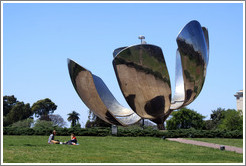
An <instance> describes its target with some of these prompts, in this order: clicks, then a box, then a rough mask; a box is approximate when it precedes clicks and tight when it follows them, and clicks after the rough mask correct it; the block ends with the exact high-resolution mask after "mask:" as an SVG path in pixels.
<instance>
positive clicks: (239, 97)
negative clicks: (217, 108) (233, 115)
mask: <svg viewBox="0 0 246 166" xmlns="http://www.w3.org/2000/svg"><path fill="white" fill-rule="evenodd" d="M234 96H235V97H236V98H237V110H242V111H243V90H240V91H238V92H237V93H236V94H235V95H234Z"/></svg>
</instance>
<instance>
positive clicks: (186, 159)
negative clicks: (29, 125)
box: [3, 136, 243, 163]
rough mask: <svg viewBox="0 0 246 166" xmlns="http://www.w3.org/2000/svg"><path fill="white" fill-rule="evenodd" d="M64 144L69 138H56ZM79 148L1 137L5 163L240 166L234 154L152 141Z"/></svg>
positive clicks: (85, 140) (96, 140)
mask: <svg viewBox="0 0 246 166" xmlns="http://www.w3.org/2000/svg"><path fill="white" fill-rule="evenodd" d="M56 139H59V140H60V141H66V140H68V139H69V136H57V137H56ZM77 139H78V142H79V144H80V145H78V146H74V145H60V144H56V145H50V144H48V143H47V140H48V136H3V162H4V163H239V162H243V155H242V154H238V153H235V152H228V151H220V150H218V149H212V148H206V147H200V146H195V145H188V144H182V143H178V142H172V141H168V140H162V139H160V138H155V137H111V136H108V137H82V136H77Z"/></svg>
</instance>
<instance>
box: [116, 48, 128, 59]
mask: <svg viewBox="0 0 246 166" xmlns="http://www.w3.org/2000/svg"><path fill="white" fill-rule="evenodd" d="M125 48H127V47H119V48H116V49H115V50H114V52H113V57H115V56H116V55H117V54H118V53H119V52H120V51H121V50H123V49H125Z"/></svg>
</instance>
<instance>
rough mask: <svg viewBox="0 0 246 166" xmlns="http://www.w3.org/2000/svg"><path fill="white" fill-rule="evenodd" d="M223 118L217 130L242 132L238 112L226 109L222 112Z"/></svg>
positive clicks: (241, 119) (241, 121)
mask: <svg viewBox="0 0 246 166" xmlns="http://www.w3.org/2000/svg"><path fill="white" fill-rule="evenodd" d="M223 116H224V118H223V119H222V120H221V123H220V124H219V126H218V128H219V129H225V130H243V116H242V115H241V112H240V111H237V110H235V109H228V110H226V111H225V112H223Z"/></svg>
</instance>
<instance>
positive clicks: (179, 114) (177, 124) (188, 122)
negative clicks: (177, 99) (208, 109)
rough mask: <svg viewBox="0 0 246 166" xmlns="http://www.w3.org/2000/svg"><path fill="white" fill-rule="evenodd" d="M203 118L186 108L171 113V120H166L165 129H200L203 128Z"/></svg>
mask: <svg viewBox="0 0 246 166" xmlns="http://www.w3.org/2000/svg"><path fill="white" fill-rule="evenodd" d="M204 118H205V116H203V115H201V114H199V113H197V112H196V111H194V110H191V109H188V108H186V107H184V108H181V109H179V110H177V111H174V112H172V114H171V118H170V119H169V120H167V129H168V130H176V129H189V128H194V129H202V128H203V127H204V121H203V119H204Z"/></svg>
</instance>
